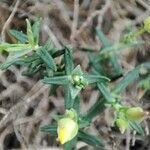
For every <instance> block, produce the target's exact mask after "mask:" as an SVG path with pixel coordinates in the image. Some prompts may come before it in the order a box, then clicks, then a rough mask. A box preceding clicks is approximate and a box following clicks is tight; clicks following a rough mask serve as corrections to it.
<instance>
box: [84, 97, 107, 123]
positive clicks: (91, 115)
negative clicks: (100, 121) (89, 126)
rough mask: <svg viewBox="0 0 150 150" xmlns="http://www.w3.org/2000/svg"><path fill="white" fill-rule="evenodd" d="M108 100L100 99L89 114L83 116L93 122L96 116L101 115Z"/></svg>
mask: <svg viewBox="0 0 150 150" xmlns="http://www.w3.org/2000/svg"><path fill="white" fill-rule="evenodd" d="M105 102H106V100H105V99H104V98H102V99H99V100H97V101H96V102H95V104H94V105H93V106H92V107H91V108H90V109H89V110H88V111H87V113H86V114H85V115H84V116H83V118H84V119H85V120H89V121H91V120H92V119H93V118H94V117H95V116H97V115H98V114H100V112H102V111H103V110H104V108H105Z"/></svg>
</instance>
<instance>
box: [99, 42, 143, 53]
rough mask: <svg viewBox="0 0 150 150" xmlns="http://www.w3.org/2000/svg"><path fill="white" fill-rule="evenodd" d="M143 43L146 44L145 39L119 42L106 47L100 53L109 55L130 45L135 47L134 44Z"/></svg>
mask: <svg viewBox="0 0 150 150" xmlns="http://www.w3.org/2000/svg"><path fill="white" fill-rule="evenodd" d="M141 44H144V41H133V42H132V43H129V44H124V43H117V44H114V45H112V46H109V47H105V48H104V49H103V50H102V51H100V55H103V54H107V55H108V54H113V53H115V54H116V52H120V51H122V50H124V49H126V48H128V47H134V46H137V45H141Z"/></svg>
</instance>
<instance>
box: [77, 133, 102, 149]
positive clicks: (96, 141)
mask: <svg viewBox="0 0 150 150" xmlns="http://www.w3.org/2000/svg"><path fill="white" fill-rule="evenodd" d="M78 139H79V140H81V141H83V142H85V143H87V144H89V145H92V146H95V147H104V143H103V141H102V139H100V138H99V137H97V136H94V135H92V134H89V133H85V132H83V131H79V133H78Z"/></svg>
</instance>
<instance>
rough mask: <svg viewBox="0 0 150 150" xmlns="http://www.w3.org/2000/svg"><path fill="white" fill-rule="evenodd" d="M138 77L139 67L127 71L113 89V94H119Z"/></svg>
mask: <svg viewBox="0 0 150 150" xmlns="http://www.w3.org/2000/svg"><path fill="white" fill-rule="evenodd" d="M138 77H139V68H135V69H133V70H132V71H130V72H129V73H127V74H126V75H125V76H124V78H123V79H122V80H120V81H119V82H118V83H117V84H116V86H115V88H114V90H113V93H114V94H120V93H121V92H122V91H123V90H125V88H126V87H127V86H128V85H129V84H130V83H131V82H132V81H134V80H136V79H138Z"/></svg>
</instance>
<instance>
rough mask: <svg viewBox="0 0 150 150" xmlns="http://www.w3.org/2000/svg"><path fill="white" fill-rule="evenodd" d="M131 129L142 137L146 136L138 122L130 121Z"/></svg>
mask: <svg viewBox="0 0 150 150" xmlns="http://www.w3.org/2000/svg"><path fill="white" fill-rule="evenodd" d="M128 124H129V127H130V128H131V129H133V130H135V131H136V132H137V133H139V134H141V135H143V136H144V135H145V133H144V130H143V128H142V127H141V125H140V123H138V122H133V121H128Z"/></svg>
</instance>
